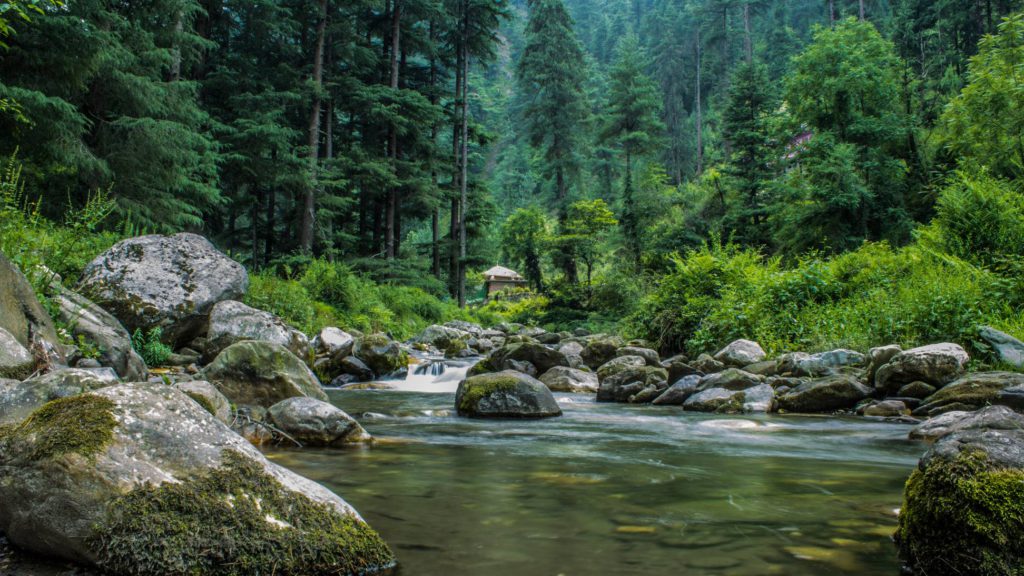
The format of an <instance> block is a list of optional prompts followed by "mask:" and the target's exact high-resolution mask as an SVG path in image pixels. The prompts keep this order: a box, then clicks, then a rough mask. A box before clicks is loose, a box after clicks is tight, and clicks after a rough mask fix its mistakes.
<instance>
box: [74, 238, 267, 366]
mask: <svg viewBox="0 0 1024 576" xmlns="http://www.w3.org/2000/svg"><path fill="white" fill-rule="evenodd" d="M248 286H249V277H248V275H247V274H246V272H245V268H243V267H242V265H241V264H239V263H237V262H235V261H234V260H232V259H230V258H228V257H227V256H225V255H224V254H222V253H221V252H219V251H218V250H217V249H216V248H214V247H213V245H212V244H210V242H209V241H208V240H207V239H205V238H203V237H202V236H198V235H196V234H188V233H183V234H175V235H173V236H161V235H152V236H140V237H137V238H130V239H128V240H122V241H121V242H118V243H117V244H115V245H114V246H113V247H112V248H110V249H109V250H107V251H106V252H104V253H103V254H101V255H100V256H98V257H97V258H96V259H95V260H93V261H92V262H91V263H89V265H88V266H86V268H85V271H84V272H83V273H82V279H81V281H80V282H79V285H78V287H79V292H81V293H82V294H83V295H85V296H86V297H88V298H89V299H91V300H92V301H93V302H95V303H97V304H99V305H100V306H102V307H103V308H104V309H105V310H107V311H108V312H110V313H111V314H113V315H114V317H116V318H117V319H118V320H120V321H121V323H122V324H123V325H124V327H125V328H126V329H127V330H128V331H129V332H132V333H134V332H135V330H143V331H144V332H146V331H149V330H151V329H153V328H156V327H160V328H161V329H162V330H163V341H164V342H166V343H168V344H171V345H172V346H173V347H179V346H181V345H184V344H187V343H188V341H189V340H191V339H192V338H194V337H196V336H198V335H199V334H200V333H201V332H202V330H203V329H204V328H205V327H206V324H207V320H208V315H209V312H210V309H211V308H213V306H214V304H216V303H218V302H221V301H223V300H235V299H238V298H240V297H241V296H242V295H243V294H245V291H246V290H247V289H248Z"/></svg>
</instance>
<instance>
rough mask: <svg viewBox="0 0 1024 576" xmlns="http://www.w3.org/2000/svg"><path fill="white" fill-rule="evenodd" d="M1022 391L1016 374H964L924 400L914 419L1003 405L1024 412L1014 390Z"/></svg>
mask: <svg viewBox="0 0 1024 576" xmlns="http://www.w3.org/2000/svg"><path fill="white" fill-rule="evenodd" d="M1021 388H1024V374H1018V373H1016V372H975V373H973V374H967V375H965V376H963V377H962V378H960V379H959V380H957V381H956V382H953V383H952V384H949V385H947V386H945V387H943V388H941V389H939V391H938V392H936V393H934V394H932V395H931V396H929V397H927V398H925V399H924V402H923V403H922V404H921V405H920V406H919V407H917V408H916V409H915V410H914V415H915V416H938V415H939V414H942V413H944V412H950V411H954V410H959V411H971V410H977V409H979V408H983V407H985V406H988V405H990V404H1004V405H1007V406H1010V407H1012V408H1014V409H1016V410H1024V402H1020V401H1019V398H1018V394H1016V393H1015V390H1016V389H1021Z"/></svg>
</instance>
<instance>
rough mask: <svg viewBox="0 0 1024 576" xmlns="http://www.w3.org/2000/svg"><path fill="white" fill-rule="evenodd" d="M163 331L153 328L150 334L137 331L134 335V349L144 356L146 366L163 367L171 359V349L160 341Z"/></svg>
mask: <svg viewBox="0 0 1024 576" xmlns="http://www.w3.org/2000/svg"><path fill="white" fill-rule="evenodd" d="M162 336H163V330H162V329H160V328H153V329H151V330H150V331H149V332H145V333H143V331H142V330H135V332H134V333H133V334H132V348H134V349H135V351H136V352H138V353H139V356H142V359H143V360H145V362H146V366H150V367H153V366H162V365H163V363H164V362H167V359H168V358H170V357H171V354H172V353H173V350H171V347H170V346H168V345H166V344H164V343H163V342H161V341H160V338H161V337H162Z"/></svg>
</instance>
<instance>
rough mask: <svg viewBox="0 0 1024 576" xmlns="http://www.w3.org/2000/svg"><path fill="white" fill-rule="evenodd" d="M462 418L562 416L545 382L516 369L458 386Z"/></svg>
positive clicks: (457, 402) (481, 377)
mask: <svg viewBox="0 0 1024 576" xmlns="http://www.w3.org/2000/svg"><path fill="white" fill-rule="evenodd" d="M455 409H456V411H457V412H458V414H459V416H468V417H470V418H550V417H552V416H561V415H562V409H561V408H559V407H558V403H557V402H555V398H554V396H552V395H551V391H550V390H548V387H547V386H545V385H544V383H543V382H541V381H539V380H537V379H536V378H533V377H531V376H528V375H526V374H523V373H521V372H515V371H513V370H505V371H504V372H495V373H492V374H482V375H479V376H473V377H470V378H467V379H465V380H463V381H462V382H460V383H459V388H458V390H457V391H456V392H455Z"/></svg>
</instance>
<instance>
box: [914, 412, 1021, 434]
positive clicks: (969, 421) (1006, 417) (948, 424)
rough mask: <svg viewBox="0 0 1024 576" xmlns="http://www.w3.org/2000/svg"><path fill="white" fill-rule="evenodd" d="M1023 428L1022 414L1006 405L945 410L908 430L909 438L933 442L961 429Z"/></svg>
mask: <svg viewBox="0 0 1024 576" xmlns="http://www.w3.org/2000/svg"><path fill="white" fill-rule="evenodd" d="M988 429H992V430H1024V416H1022V415H1020V414H1018V413H1016V412H1014V411H1013V410H1011V409H1010V408H1007V407H1006V406H988V407H985V408H982V409H981V410H977V411H975V412H963V411H953V412H946V413H945V414H941V415H939V416H936V417H935V418H931V419H929V420H926V421H924V422H922V423H921V424H919V425H917V426H915V427H914V429H913V430H911V431H910V439H911V440H927V441H929V442H934V441H936V440H938V439H939V438H942V437H943V436H945V435H947V434H951V433H953V432H959V431H961V430H988Z"/></svg>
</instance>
